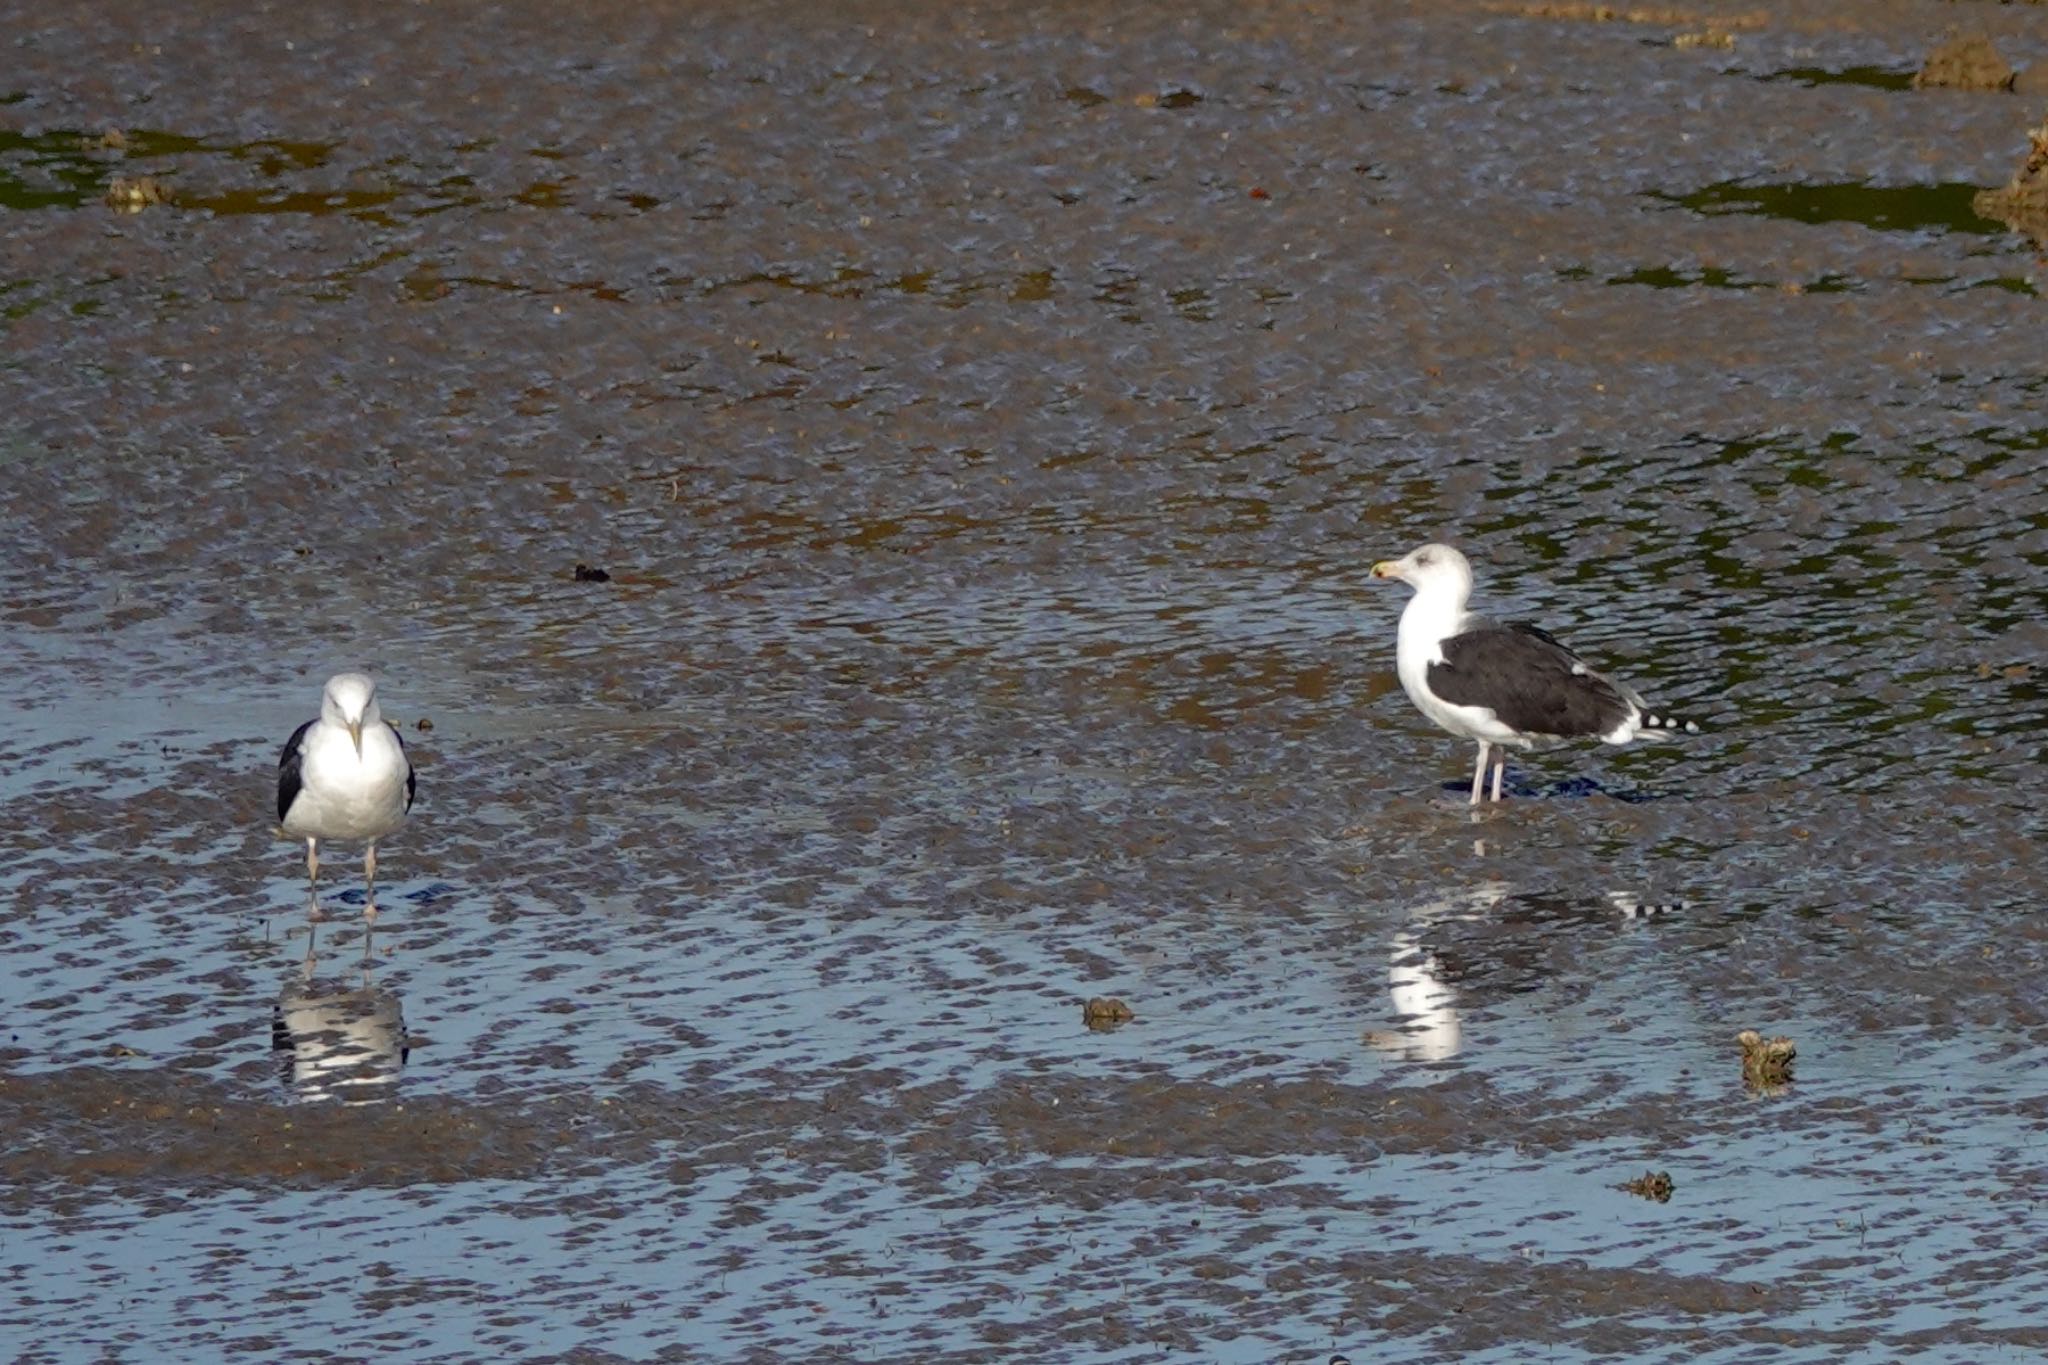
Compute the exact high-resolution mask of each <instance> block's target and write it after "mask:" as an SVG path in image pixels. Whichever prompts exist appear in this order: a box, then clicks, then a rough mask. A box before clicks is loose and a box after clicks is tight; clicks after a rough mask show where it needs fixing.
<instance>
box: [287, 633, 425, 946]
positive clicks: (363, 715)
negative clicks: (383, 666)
mask: <svg viewBox="0 0 2048 1365" xmlns="http://www.w3.org/2000/svg"><path fill="white" fill-rule="evenodd" d="M416 785H417V783H416V782H415V780H414V777H413V771H412V763H411V762H410V761H409V760H408V759H407V758H406V756H405V742H404V741H403V740H401V739H400V738H399V737H398V730H397V728H396V727H394V726H392V725H391V724H389V723H388V722H386V721H385V719H384V716H383V713H382V712H381V711H380V710H379V709H378V707H377V684H376V681H375V680H374V679H372V678H371V677H370V675H369V674H367V673H337V674H335V675H334V676H333V677H332V678H329V679H328V680H327V690H326V691H325V692H324V693H322V695H321V698H320V716H319V719H317V720H309V721H307V722H306V723H305V724H304V725H301V726H300V727H299V728H298V729H296V730H294V731H293V732H292V737H291V738H290V739H288V740H286V741H285V742H284V753H283V754H282V755H280V756H279V758H278V761H277V818H278V821H279V822H280V823H281V824H283V826H284V830H285V833H287V834H290V835H295V836H296V837H298V838H301V839H304V840H305V841H306V884H307V888H308V891H309V894H310V895H311V898H312V899H311V908H310V910H309V915H310V917H311V918H312V919H315V920H318V919H320V918H322V916H321V913H320V897H319V889H318V885H319V880H320V841H321V840H322V839H346V840H361V841H362V843H363V882H364V887H365V891H364V901H363V919H364V922H365V933H364V943H363V952H364V955H365V956H366V957H367V956H368V954H369V934H368V929H369V927H371V926H374V925H375V924H376V922H377V840H379V839H380V838H382V837H384V836H385V835H387V834H389V833H391V832H392V831H393V830H395V829H397V828H398V827H399V826H400V825H401V824H404V823H405V817H406V813H407V812H408V811H410V810H411V809H412V798H413V791H414V788H415V787H416ZM306 953H307V957H308V959H309V960H310V958H311V957H312V945H311V943H310V942H309V943H308V944H307V949H306Z"/></svg>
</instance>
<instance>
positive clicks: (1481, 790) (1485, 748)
mask: <svg viewBox="0 0 2048 1365" xmlns="http://www.w3.org/2000/svg"><path fill="white" fill-rule="evenodd" d="M1492 747H1493V746H1491V745H1489V744H1488V743H1487V742H1486V741H1485V740H1483V739H1482V740H1480V741H1479V766H1478V767H1477V768H1475V769H1473V770H1472V804H1473V805H1475V806H1476V805H1478V804H1479V798H1480V797H1481V796H1482V795H1484V794H1485V791H1486V756H1487V754H1488V753H1489V752H1491V751H1492ZM1499 799H1500V797H1499V796H1498V795H1496V796H1495V797H1494V800H1496V801H1498V800H1499Z"/></svg>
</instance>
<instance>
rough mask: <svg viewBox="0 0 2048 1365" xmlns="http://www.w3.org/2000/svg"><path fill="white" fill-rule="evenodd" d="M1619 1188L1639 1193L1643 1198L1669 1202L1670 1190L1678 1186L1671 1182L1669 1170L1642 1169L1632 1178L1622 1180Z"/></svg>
mask: <svg viewBox="0 0 2048 1365" xmlns="http://www.w3.org/2000/svg"><path fill="white" fill-rule="evenodd" d="M1621 1188H1622V1189H1624V1190H1627V1191H1628V1192H1629V1193H1630V1194H1639V1195H1641V1196H1642V1197H1643V1198H1645V1199H1654V1200H1656V1201H1657V1202H1658V1203H1660V1204H1668V1203H1670V1202H1671V1192H1672V1191H1673V1190H1675V1189H1677V1188H1678V1187H1677V1186H1676V1185H1674V1184H1672V1183H1671V1172H1669V1171H1644V1172H1643V1173H1642V1174H1641V1175H1639V1176H1637V1177H1636V1178H1635V1179H1634V1180H1624V1181H1622V1182H1621Z"/></svg>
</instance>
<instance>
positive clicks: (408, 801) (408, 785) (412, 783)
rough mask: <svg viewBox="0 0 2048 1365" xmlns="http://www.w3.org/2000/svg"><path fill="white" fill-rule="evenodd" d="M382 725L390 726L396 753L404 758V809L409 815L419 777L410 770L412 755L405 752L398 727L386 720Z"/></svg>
mask: <svg viewBox="0 0 2048 1365" xmlns="http://www.w3.org/2000/svg"><path fill="white" fill-rule="evenodd" d="M384 723H385V724H386V725H387V726H390V728H391V737H392V738H393V739H395V740H397V741H398V752H399V753H400V754H402V755H404V758H405V809H406V812H407V813H408V814H410V813H411V811H412V798H413V796H414V794H415V793H416V792H418V791H419V787H420V776H419V774H418V773H416V772H414V771H413V770H412V755H411V754H408V753H406V752H405V736H404V735H401V734H400V733H398V727H397V726H396V725H392V724H391V722H390V721H388V720H387V721H385V722H384Z"/></svg>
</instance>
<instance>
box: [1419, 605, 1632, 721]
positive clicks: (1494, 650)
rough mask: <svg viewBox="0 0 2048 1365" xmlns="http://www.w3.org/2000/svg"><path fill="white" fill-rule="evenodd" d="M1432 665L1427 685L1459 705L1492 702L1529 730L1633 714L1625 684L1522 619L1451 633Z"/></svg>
mask: <svg viewBox="0 0 2048 1365" xmlns="http://www.w3.org/2000/svg"><path fill="white" fill-rule="evenodd" d="M1439 648H1440V649H1441V650H1442V651H1443V656H1444V662H1442V663H1440V664H1431V665H1430V666H1429V673H1428V681H1429V690H1430V691H1432V692H1434V693H1436V694H1437V695H1438V696H1439V697H1442V698H1443V699H1444V700H1445V701H1447V702H1450V703H1452V704H1453V705H1456V706H1484V707H1488V708H1490V709H1491V710H1492V711H1493V713H1494V715H1496V716H1497V717H1499V718H1500V720H1501V722H1502V723H1503V724H1505V725H1508V726H1510V727H1512V728H1514V729H1516V730H1519V731H1521V732H1522V733H1523V734H1525V735H1556V736H1559V737H1568V736H1577V735H1602V734H1606V733H1607V732H1608V731H1609V730H1612V729H1613V728H1614V727H1615V726H1617V725H1619V724H1621V722H1622V721H1624V720H1626V719H1627V718H1628V714H1629V710H1630V703H1629V700H1628V698H1627V697H1626V696H1624V695H1623V694H1622V692H1621V690H1620V689H1619V688H1617V687H1616V686H1615V685H1614V684H1613V683H1611V682H1609V681H1607V679H1605V678H1603V677H1601V676H1600V675H1599V674H1598V673H1595V672H1593V670H1592V669H1590V668H1588V667H1586V665H1585V664H1584V662H1582V661H1581V660H1580V658H1579V656H1578V655H1576V654H1574V653H1572V651H1571V650H1569V649H1567V648H1565V647H1564V646H1563V645H1561V644H1559V643H1558V642H1557V640H1556V639H1554V638H1553V637H1552V636H1551V635H1550V634H1549V632H1547V631H1544V630H1541V629H1539V628H1538V627H1536V626H1532V625H1529V624H1528V623H1527V622H1524V621H1516V622H1513V623H1511V624H1509V625H1505V626H1498V625H1492V624H1486V625H1481V626H1477V627H1475V628H1473V629H1471V630H1467V631H1465V632H1464V633H1463V634H1460V635H1453V636H1452V637H1451V638H1450V639H1448V640H1445V641H1444V642H1443V643H1442V645H1440V646H1439Z"/></svg>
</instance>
